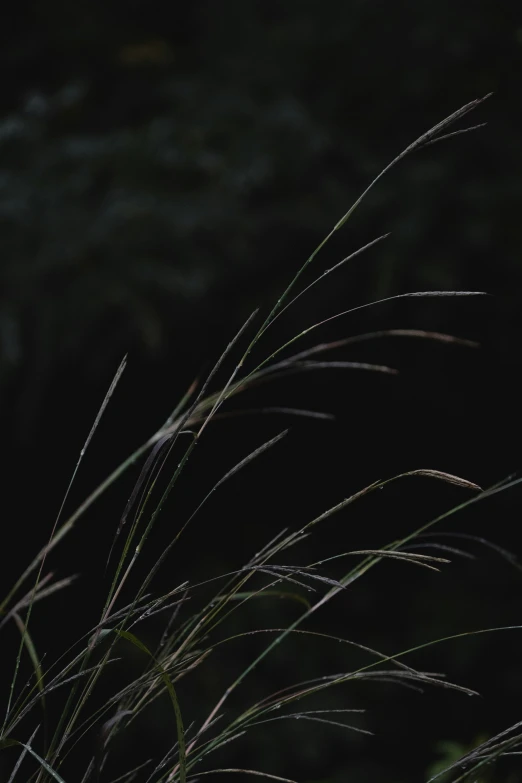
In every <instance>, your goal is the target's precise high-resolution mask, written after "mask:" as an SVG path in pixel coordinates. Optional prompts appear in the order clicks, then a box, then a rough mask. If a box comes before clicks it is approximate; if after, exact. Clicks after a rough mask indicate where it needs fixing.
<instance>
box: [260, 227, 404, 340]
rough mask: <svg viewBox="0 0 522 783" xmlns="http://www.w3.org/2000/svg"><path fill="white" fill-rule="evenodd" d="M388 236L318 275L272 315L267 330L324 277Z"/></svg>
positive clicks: (388, 234)
mask: <svg viewBox="0 0 522 783" xmlns="http://www.w3.org/2000/svg"><path fill="white" fill-rule="evenodd" d="M389 236H390V233H389V232H388V233H387V234H383V235H382V236H380V237H377V238H376V239H373V240H372V241H371V242H368V243H367V244H366V245H363V246H362V247H360V248H358V249H357V250H355V251H354V252H353V253H350V255H349V256H346V258H343V259H342V260H341V261H339V262H338V263H337V264H335V265H334V266H332V267H331V268H330V269H326V270H325V271H324V272H323V273H322V274H320V275H319V276H318V277H316V278H315V280H312V282H311V283H310V284H309V285H307V286H306V288H303V289H302V291H300V292H299V293H298V294H296V296H294V298H293V299H291V300H290V301H289V302H287V303H286V305H285V306H284V307H282V308H281V309H280V310H279V312H278V313H277V314H276V315H274V317H273V318H272V320H271V321H270V323H269V324H268V325H267V329H268V328H269V326H272V324H273V323H274V322H275V321H277V319H278V318H279V316H281V315H283V313H284V312H285V310H288V308H289V307H291V306H292V305H293V304H295V302H297V300H298V299H300V298H301V297H302V296H303V295H304V294H306V293H307V292H308V291H310V289H311V288H313V287H314V286H315V285H317V283H320V282H321V280H323V279H324V278H325V277H327V276H328V275H330V274H331V273H332V272H335V271H337V269H340V267H341V266H344V264H346V263H347V262H348V261H352V260H353V259H354V258H356V257H357V256H359V255H361V253H364V251H365V250H369V249H370V248H371V247H373V246H374V245H376V244H378V243H379V242H382V240H383V239H387V238H388V237H389ZM265 331H266V330H265Z"/></svg>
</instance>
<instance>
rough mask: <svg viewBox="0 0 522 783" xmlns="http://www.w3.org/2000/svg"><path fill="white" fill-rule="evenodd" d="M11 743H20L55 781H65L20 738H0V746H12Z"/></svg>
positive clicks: (60, 782)
mask: <svg viewBox="0 0 522 783" xmlns="http://www.w3.org/2000/svg"><path fill="white" fill-rule="evenodd" d="M13 745H20V746H21V747H22V748H25V749H26V751H27V752H28V753H30V754H31V756H33V757H34V758H35V759H36V760H37V761H38V763H39V764H40V766H41V767H42V768H43V769H45V771H46V772H47V773H48V774H49V775H51V777H52V778H54V780H56V781H57V783H65V780H64V779H63V778H62V777H61V776H60V775H59V774H58V772H56V770H55V769H53V768H52V767H51V765H50V764H49V763H48V762H47V761H46V760H45V759H43V758H42V757H41V756H39V755H38V753H37V752H36V751H35V750H33V749H32V747H31V746H30V745H29V744H28V743H25V742H21V741H20V740H14V739H7V740H0V747H4V748H8V747H12V746H13Z"/></svg>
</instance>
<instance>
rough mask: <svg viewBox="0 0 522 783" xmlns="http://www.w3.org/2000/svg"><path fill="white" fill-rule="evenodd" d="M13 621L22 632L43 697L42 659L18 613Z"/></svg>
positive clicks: (37, 684) (14, 613)
mask: <svg viewBox="0 0 522 783" xmlns="http://www.w3.org/2000/svg"><path fill="white" fill-rule="evenodd" d="M13 620H14V621H15V623H16V624H17V626H18V630H19V631H20V634H21V637H22V641H23V643H24V646H25V648H26V650H27V652H28V654H29V658H30V659H31V663H32V664H33V669H34V673H35V676H36V686H37V688H38V690H39V691H40V695H41V696H42V697H43V692H44V679H43V671H42V667H41V664H40V659H39V657H38V653H37V652H36V647H35V646H34V642H33V640H32V638H31V634H30V633H29V631H28V630H27V625H26V624H25V623H24V621H23V620H22V618H21V617H20V615H19V614H17V613H16V612H13ZM42 705H43V706H44V709H45V703H44V701H43V699H42Z"/></svg>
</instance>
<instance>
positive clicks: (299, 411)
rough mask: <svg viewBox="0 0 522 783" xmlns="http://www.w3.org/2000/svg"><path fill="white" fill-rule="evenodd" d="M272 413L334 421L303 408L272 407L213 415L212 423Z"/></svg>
mask: <svg viewBox="0 0 522 783" xmlns="http://www.w3.org/2000/svg"><path fill="white" fill-rule="evenodd" d="M274 413H276V414H277V413H281V414H283V416H303V417H304V418H306V419H320V420H321V421H335V416H334V415H333V414H332V413H323V412H321V411H308V410H305V409H304V408H288V407H283V406H274V405H271V406H269V407H266V408H243V409H242V410H236V411H229V412H228V413H216V414H214V421H219V420H222V419H237V418H239V417H241V416H264V415H269V416H271V415H273V414H274Z"/></svg>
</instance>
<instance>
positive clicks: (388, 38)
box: [0, 0, 522, 416]
mask: <svg viewBox="0 0 522 783" xmlns="http://www.w3.org/2000/svg"><path fill="white" fill-rule="evenodd" d="M1 35H2V38H3V42H2V58H3V68H4V72H5V71H7V72H8V73H9V81H8V84H7V85H6V89H5V90H4V91H3V97H2V105H1V109H0V110H1V112H2V116H1V119H0V160H1V176H0V249H1V253H2V271H1V275H2V280H1V282H2V300H1V304H0V345H1V365H0V366H1V369H0V373H1V374H0V388H5V387H6V383H7V384H9V383H10V382H13V383H15V385H16V388H18V389H21V392H20V393H21V394H22V397H23V395H24V394H25V393H26V391H27V389H30V390H31V391H30V394H29V396H27V394H26V396H25V397H23V399H24V400H25V402H26V403H27V404H25V403H23V404H22V408H23V409H24V416H25V415H27V408H28V407H30V406H29V400H30V399H32V401H33V404H37V402H38V400H39V396H40V394H41V393H42V391H43V390H44V389H45V388H46V386H48V385H49V384H51V385H52V383H53V378H55V377H56V374H57V373H58V374H59V373H62V374H63V373H64V372H65V371H66V370H67V368H69V369H70V367H71V366H76V367H78V366H81V367H82V368H84V371H85V372H86V373H87V374H88V375H89V374H90V375H91V376H92V374H93V373H96V372H99V371H103V372H104V373H106V372H107V367H108V366H110V367H113V366H114V365H115V363H116V362H117V361H118V359H119V358H120V356H121V354H122V353H123V352H124V351H125V350H128V349H129V348H130V349H133V350H134V352H135V354H136V352H138V353H140V352H141V353H142V354H143V355H145V356H146V355H148V356H156V357H157V358H158V357H159V358H161V357H165V356H166V353H167V350H169V352H171V351H172V348H171V343H172V340H175V342H176V348H175V351H176V356H177V357H178V358H179V359H180V360H184V359H186V358H187V357H189V356H193V355H194V354H196V355H198V356H199V357H200V358H206V355H207V351H208V349H209V343H210V344H211V345H212V347H213V346H214V341H215V344H216V345H218V346H221V345H222V344H223V342H224V340H225V339H227V338H228V336H229V334H230V329H229V326H230V325H231V324H232V325H233V327H232V328H235V327H236V326H237V323H238V322H239V321H240V320H241V318H242V317H243V316H244V314H245V313H246V312H247V311H248V310H249V308H251V307H252V306H254V305H257V304H259V303H261V304H263V303H265V304H266V303H267V302H268V301H269V300H270V299H271V298H272V297H273V296H274V294H275V291H276V290H278V289H279V288H280V286H281V285H282V283H283V281H285V280H287V279H288V277H289V275H290V274H291V273H292V272H293V271H294V270H295V269H296V267H297V265H298V264H299V262H301V261H302V260H303V259H304V258H305V257H306V256H307V255H308V254H309V252H310V251H311V250H312V249H313V247H314V246H315V244H317V242H318V241H319V240H320V239H321V238H322V236H324V234H325V233H326V232H327V231H328V230H329V229H330V228H331V226H332V225H333V223H334V222H335V221H336V220H337V219H338V218H339V216H340V215H341V214H342V213H343V211H344V210H345V209H346V208H347V207H348V206H349V204H350V203H351V202H352V201H353V200H354V198H355V197H356V196H357V195H358V194H359V192H360V191H361V190H362V189H363V187H364V186H365V185H366V184H367V183H368V181H369V180H370V178H371V177H372V176H374V175H375V174H376V173H377V172H378V171H379V170H380V168H382V167H383V166H384V165H385V164H386V163H387V162H388V161H389V159H390V158H391V157H393V156H394V155H395V154H396V153H397V152H398V151H399V150H400V148H401V147H403V146H405V145H406V144H407V143H409V142H410V141H411V140H412V139H413V138H414V137H415V136H416V135H418V134H419V133H421V132H423V131H424V130H426V129H427V127H429V126H430V124H433V123H434V122H436V121H438V120H440V119H441V118H442V117H443V116H445V115H446V114H448V113H450V112H451V111H453V110H455V109H456V108H457V107H458V106H459V105H461V104H463V103H465V102H466V101H468V100H470V99H472V98H474V97H478V96H480V95H482V94H484V93H486V92H488V91H489V90H498V91H499V96H498V98H496V99H495V100H494V101H493V102H491V103H490V104H488V105H487V108H485V109H484V108H483V109H482V110H481V114H480V116H476V117H473V121H474V122H475V121H477V122H479V121H482V120H484V119H485V115H486V117H487V119H488V120H489V121H490V123H491V125H492V129H491V128H490V129H486V130H482V131H479V132H478V133H477V134H474V135H473V138H471V137H466V138H465V139H464V140H459V139H456V140H455V141H453V142H451V143H449V144H443V145H440V146H437V147H435V148H433V150H432V151H430V152H429V153H428V152H424V153H422V154H420V155H418V156H417V157H416V158H415V159H414V160H413V161H412V162H408V163H406V164H405V165H403V166H402V168H401V170H400V171H398V172H396V173H394V174H393V175H392V176H391V177H390V178H388V179H386V180H385V181H383V183H382V184H381V185H380V186H379V188H378V190H377V191H376V192H375V195H372V197H371V198H370V199H369V202H368V203H367V204H366V205H365V206H364V208H363V209H362V210H361V211H360V212H358V213H357V217H356V218H354V222H353V228H352V225H351V226H350V227H349V228H347V229H346V230H345V232H344V233H343V237H342V239H340V240H339V241H337V242H335V243H333V247H332V251H331V256H332V258H334V259H335V260H337V259H338V258H340V257H342V255H345V254H346V252H347V251H349V250H352V249H354V247H356V246H357V244H359V243H361V242H364V241H368V240H370V239H372V238H373V237H375V236H376V235H378V234H380V233H383V232H384V231H386V230H392V231H393V237H392V238H390V240H388V242H387V244H386V246H382V247H381V248H379V250H378V251H372V254H371V257H370V256H368V257H364V258H363V259H361V260H359V261H357V262H356V263H355V265H353V266H352V267H351V268H350V269H347V270H345V271H344V272H342V273H340V275H339V277H338V278H337V280H336V281H335V282H332V283H331V284H330V285H328V284H325V285H324V286H323V287H321V291H320V292H319V290H318V293H319V295H318V296H316V297H314V303H313V304H311V305H310V308H309V310H307V311H306V312H307V317H308V318H310V317H312V316H313V314H314V313H315V312H316V311H319V312H321V313H323V312H324V309H325V300H326V299H327V300H328V302H329V303H330V304H331V305H334V304H335V301H336V299H342V301H343V303H344V302H345V300H346V292H347V291H350V292H351V295H353V294H355V295H356V296H357V297H358V298H364V297H366V296H374V295H376V296H381V295H386V294H388V293H395V292H398V291H403V290H407V289H408V288H413V287H421V288H425V287H434V288H440V287H445V288H450V287H454V286H457V287H458V286H461V287H466V288H468V287H469V288H473V287H478V286H480V287H483V288H484V287H485V288H487V289H488V290H491V288H498V287H500V288H502V287H504V288H505V289H508V288H509V287H510V286H512V285H513V283H514V282H520V277H521V271H520V270H521V267H520V264H519V260H518V259H519V244H520V238H519V237H520V231H519V204H520V198H521V196H522V192H521V191H522V185H521V178H520V176H518V174H517V169H518V171H520V166H521V164H522V152H521V150H520V144H519V136H520V127H519V123H518V112H519V107H518V106H517V105H513V103H511V98H512V96H513V95H517V94H518V93H517V92H516V91H517V90H518V84H519V81H518V79H519V75H520V65H521V63H522V28H520V27H519V26H518V27H517V24H516V20H515V18H514V17H513V18H510V13H509V8H508V7H507V6H506V5H503V6H502V7H500V6H495V5H492V4H490V3H487V2H485V1H483V2H479V3H475V4H474V6H473V13H472V14H470V13H468V9H466V8H465V6H464V5H463V6H462V7H461V6H460V5H459V6H455V4H454V3H452V2H450V0H443V2H438V3H432V2H428V3H423V4H422V5H419V4H418V3H415V2H413V0H408V2H404V3H401V4H400V5H399V6H394V7H393V9H391V8H389V9H388V8H383V6H382V5H381V4H379V3H375V2H362V0H354V2H351V3H344V2H340V0H326V1H325V2H321V3H318V2H314V1H313V0H303V1H301V2H299V3H297V2H289V3H285V4H281V3H277V2H268V1H267V0H263V2H251V3H244V2H240V1H239V0H227V1H226V2H224V3H219V4H217V3H213V2H210V0H206V1H204V0H197V1H196V2H192V3H182V4H175V5H174V6H172V5H170V4H162V3H159V2H152V3H148V4H145V3H143V2H140V1H139V0H134V1H133V2H130V3H128V2H127V3H123V2H115V3H111V4H104V3H101V2H92V0H83V2H79V3H76V4H75V5H74V10H73V9H72V7H69V6H67V5H66V4H64V3H61V2H58V1H57V0H54V1H51V0H48V2H45V3H40V4H37V3H33V4H30V6H29V8H28V7H27V6H26V5H25V4H23V3H22V4H20V5H19V6H17V7H16V8H15V9H13V18H12V20H11V23H10V25H5V26H4V28H3V30H2V33H1ZM515 103H516V101H515ZM326 259H327V260H328V253H326ZM492 264H494V267H493V271H492ZM419 307H420V306H419ZM423 307H424V306H423ZM290 318H298V319H300V320H299V323H302V318H303V314H302V311H301V312H300V313H299V314H296V315H295V316H294V315H292V316H290ZM503 326H505V324H503ZM210 327H217V328H212V329H211V332H212V336H211V337H209V336H208V332H209V328H210ZM499 328H500V327H499ZM187 335H190V341H187ZM20 384H21V386H20ZM24 390H25V391H24Z"/></svg>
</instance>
